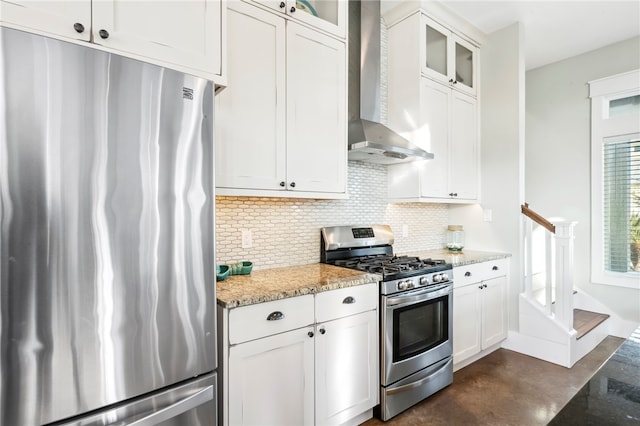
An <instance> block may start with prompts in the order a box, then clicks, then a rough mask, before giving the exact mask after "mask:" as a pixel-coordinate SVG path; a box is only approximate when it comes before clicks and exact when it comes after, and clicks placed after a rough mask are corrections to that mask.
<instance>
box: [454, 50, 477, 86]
mask: <svg viewBox="0 0 640 426" xmlns="http://www.w3.org/2000/svg"><path fill="white" fill-rule="evenodd" d="M455 78H456V81H457V82H458V83H462V84H464V85H465V86H468V87H473V52H472V51H471V50H469V49H467V48H466V47H464V46H462V45H461V44H459V43H456V76H455Z"/></svg>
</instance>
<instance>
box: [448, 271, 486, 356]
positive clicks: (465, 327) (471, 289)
mask: <svg viewBox="0 0 640 426" xmlns="http://www.w3.org/2000/svg"><path fill="white" fill-rule="evenodd" d="M479 287H480V283H476V284H470V285H468V286H465V287H460V288H455V289H454V290H453V362H454V364H457V363H459V362H460V361H463V360H465V359H466V358H468V357H470V356H471V355H475V354H477V353H478V352H480V349H481V347H482V343H481V340H480V339H481V335H480V333H481V331H482V330H481V328H482V327H481V326H480V320H481V318H482V312H481V293H482V290H481V289H480V288H479Z"/></svg>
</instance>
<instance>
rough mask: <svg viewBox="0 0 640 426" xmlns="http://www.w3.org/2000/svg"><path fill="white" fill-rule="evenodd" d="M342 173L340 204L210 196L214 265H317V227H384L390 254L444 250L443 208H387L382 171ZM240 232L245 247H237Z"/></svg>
mask: <svg viewBox="0 0 640 426" xmlns="http://www.w3.org/2000/svg"><path fill="white" fill-rule="evenodd" d="M348 173H349V175H348V187H347V191H348V194H349V199H346V200H307V199H290V198H260V197H216V252H217V262H218V263H234V262H237V261H240V260H250V261H252V262H253V265H254V266H253V267H254V269H256V270H257V269H267V268H276V267H281V266H297V265H305V264H309V263H317V262H319V261H320V228H322V227H324V226H338V225H357V224H364V225H367V224H373V223H384V224H388V225H390V226H391V228H392V229H393V233H394V236H395V239H396V241H395V243H394V245H393V247H394V251H395V252H396V253H406V252H409V251H417V250H429V249H437V248H441V247H443V246H444V242H445V232H446V227H447V225H448V223H447V221H448V207H447V205H446V204H423V203H409V204H389V203H387V201H386V200H387V175H386V167H385V166H380V165H375V164H366V163H361V162H357V161H350V162H349V170H348ZM403 225H405V226H406V227H407V230H408V234H407V237H403V236H402V230H403ZM243 229H248V230H250V231H251V233H252V239H253V245H252V247H251V248H248V249H243V248H241V246H242V244H241V242H242V230H243Z"/></svg>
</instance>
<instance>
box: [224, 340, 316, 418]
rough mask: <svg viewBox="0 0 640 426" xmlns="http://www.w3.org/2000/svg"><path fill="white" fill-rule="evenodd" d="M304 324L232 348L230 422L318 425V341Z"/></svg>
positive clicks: (230, 354) (230, 362) (230, 351)
mask: <svg viewBox="0 0 640 426" xmlns="http://www.w3.org/2000/svg"><path fill="white" fill-rule="evenodd" d="M312 332H313V329H312V328H301V329H297V330H293V331H289V332H286V333H282V334H277V335H274V336H270V337H265V338H263V339H258V340H253V341H250V342H247V343H242V344H239V345H236V346H232V347H231V348H230V349H229V384H228V386H229V407H228V409H229V424H230V425H234V426H235V425H291V426H300V425H312V424H313V420H314V385H313V383H314V366H313V360H314V353H313V352H314V349H313V348H314V339H313V334H312V335H311V336H312V337H309V335H308V334H307V333H312Z"/></svg>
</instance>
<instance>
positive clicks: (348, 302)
mask: <svg viewBox="0 0 640 426" xmlns="http://www.w3.org/2000/svg"><path fill="white" fill-rule="evenodd" d="M342 303H344V304H345V305H351V304H352V303H356V299H354V298H353V297H351V296H347V297H345V298H344V300H343V301H342Z"/></svg>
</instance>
